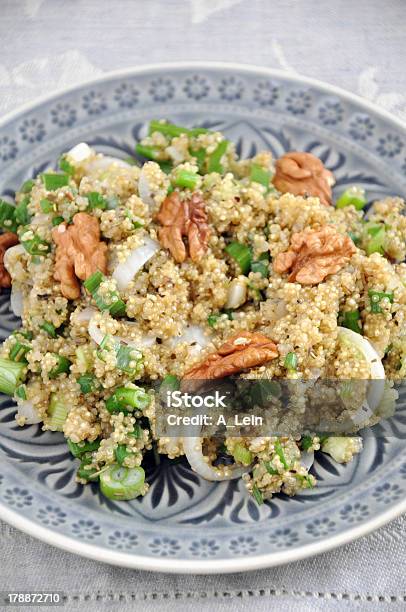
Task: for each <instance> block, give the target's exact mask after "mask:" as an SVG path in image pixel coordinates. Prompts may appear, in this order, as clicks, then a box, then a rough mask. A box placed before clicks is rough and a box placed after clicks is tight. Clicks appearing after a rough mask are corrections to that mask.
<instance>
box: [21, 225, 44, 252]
mask: <svg viewBox="0 0 406 612" xmlns="http://www.w3.org/2000/svg"><path fill="white" fill-rule="evenodd" d="M26 231H27V230H26V228H23V229H22V230H19V234H20V240H21V244H22V245H23V247H24V248H25V250H26V251H27V253H29V254H30V255H33V256H38V255H46V254H47V253H49V251H50V250H51V245H50V244H49V242H46V240H42V238H40V237H39V236H38V234H33V238H29V239H28V240H22V239H21V238H22V237H23V236H24V233H25V232H26ZM29 231H31V232H32V230H29Z"/></svg>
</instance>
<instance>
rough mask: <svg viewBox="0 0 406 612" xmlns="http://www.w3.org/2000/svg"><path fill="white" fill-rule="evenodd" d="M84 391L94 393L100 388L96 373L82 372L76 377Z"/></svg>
mask: <svg viewBox="0 0 406 612" xmlns="http://www.w3.org/2000/svg"><path fill="white" fill-rule="evenodd" d="M76 382H77V383H78V385H79V387H80V390H81V392H82V393H84V394H86V393H93V391H96V390H97V389H98V388H99V384H98V381H97V379H96V376H95V375H94V374H82V375H81V376H79V378H77V379H76Z"/></svg>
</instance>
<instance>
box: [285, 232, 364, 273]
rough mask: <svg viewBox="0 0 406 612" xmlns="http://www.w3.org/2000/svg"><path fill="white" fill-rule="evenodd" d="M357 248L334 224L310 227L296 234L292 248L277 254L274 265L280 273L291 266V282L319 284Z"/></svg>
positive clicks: (293, 237)
mask: <svg viewBox="0 0 406 612" xmlns="http://www.w3.org/2000/svg"><path fill="white" fill-rule="evenodd" d="M356 250H357V249H356V248H355V246H354V243H353V241H352V240H351V238H350V237H349V236H346V235H345V234H339V233H338V232H337V230H336V229H334V227H332V226H331V225H325V226H324V227H322V228H321V229H320V230H310V229H307V230H304V231H303V232H299V233H296V234H293V235H292V239H291V243H290V249H289V250H288V251H286V252H285V253H279V255H277V256H276V257H275V260H274V263H273V269H274V270H275V272H277V273H278V274H283V273H284V272H287V271H288V270H290V271H291V272H290V274H289V278H288V280H289V281H290V282H298V283H301V284H302V285H316V284H317V283H321V281H323V280H324V279H325V278H326V276H328V275H329V274H335V273H336V272H338V271H339V270H340V269H341V268H342V267H343V266H344V265H345V264H346V263H347V262H348V261H349V259H350V257H351V255H353V254H354V253H355V252H356Z"/></svg>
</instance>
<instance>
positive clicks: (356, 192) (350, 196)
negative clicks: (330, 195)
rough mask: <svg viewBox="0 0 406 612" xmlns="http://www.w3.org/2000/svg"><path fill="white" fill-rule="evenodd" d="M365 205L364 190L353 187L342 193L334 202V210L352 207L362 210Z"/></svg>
mask: <svg viewBox="0 0 406 612" xmlns="http://www.w3.org/2000/svg"><path fill="white" fill-rule="evenodd" d="M366 203H367V199H366V197H365V189H362V188H361V187H356V186H355V185H353V186H352V187H349V188H348V189H346V190H345V191H344V193H343V194H341V196H340V197H339V198H338V200H337V202H336V208H345V207H346V206H354V208H356V209H357V210H362V209H363V208H364V206H365V205H366Z"/></svg>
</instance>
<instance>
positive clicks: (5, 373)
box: [0, 358, 26, 396]
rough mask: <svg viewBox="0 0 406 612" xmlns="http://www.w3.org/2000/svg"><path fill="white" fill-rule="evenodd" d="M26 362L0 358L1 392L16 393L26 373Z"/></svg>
mask: <svg viewBox="0 0 406 612" xmlns="http://www.w3.org/2000/svg"><path fill="white" fill-rule="evenodd" d="M25 371H26V370H25V363H23V362H21V361H12V360H11V359H4V358H0V393H5V394H6V395H11V396H12V395H14V393H15V391H16V388H17V387H18V385H19V384H20V383H21V382H22V380H23V378H24V374H25Z"/></svg>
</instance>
